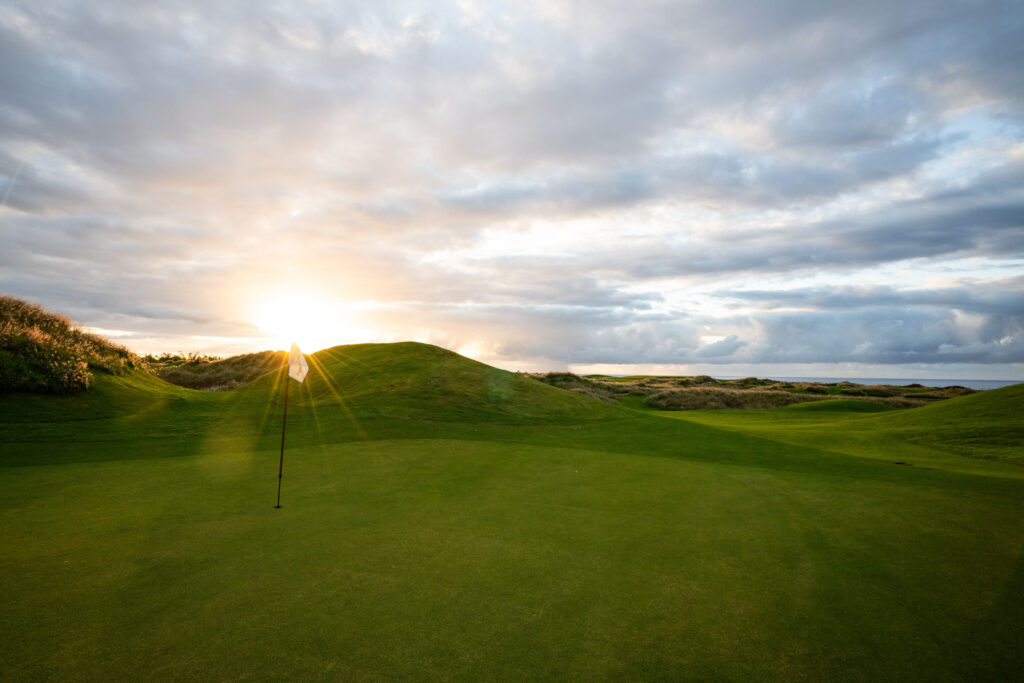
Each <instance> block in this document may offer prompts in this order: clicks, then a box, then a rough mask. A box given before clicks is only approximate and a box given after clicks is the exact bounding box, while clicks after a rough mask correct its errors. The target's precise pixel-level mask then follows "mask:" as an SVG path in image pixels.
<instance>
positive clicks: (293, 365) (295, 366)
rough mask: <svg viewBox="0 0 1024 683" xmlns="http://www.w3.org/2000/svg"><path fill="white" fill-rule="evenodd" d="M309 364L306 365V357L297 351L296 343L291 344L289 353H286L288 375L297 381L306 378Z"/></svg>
mask: <svg viewBox="0 0 1024 683" xmlns="http://www.w3.org/2000/svg"><path fill="white" fill-rule="evenodd" d="M308 372H309V366H308V365H306V357H305V356H303V355H302V351H299V345H298V344H292V350H291V353H289V354H288V376H289V377H291V378H292V379H294V380H298V381H299V382H301V381H303V380H305V379H306V373H308Z"/></svg>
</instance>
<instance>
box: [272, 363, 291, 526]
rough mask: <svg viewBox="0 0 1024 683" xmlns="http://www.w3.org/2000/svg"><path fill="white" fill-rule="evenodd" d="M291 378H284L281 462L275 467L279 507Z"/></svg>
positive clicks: (278, 504)
mask: <svg viewBox="0 0 1024 683" xmlns="http://www.w3.org/2000/svg"><path fill="white" fill-rule="evenodd" d="M291 379H292V378H291V377H289V376H288V375H287V374H286V375H285V376H284V419H283V420H281V462H280V463H279V464H278V466H277V505H275V506H274V507H275V508H279V507H281V475H282V474H284V429H285V427H287V426H288V385H289V384H291Z"/></svg>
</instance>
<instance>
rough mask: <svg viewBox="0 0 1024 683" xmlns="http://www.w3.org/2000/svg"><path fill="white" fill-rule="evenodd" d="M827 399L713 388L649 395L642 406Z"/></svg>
mask: <svg viewBox="0 0 1024 683" xmlns="http://www.w3.org/2000/svg"><path fill="white" fill-rule="evenodd" d="M821 400H827V399H825V397H823V396H811V395H807V394H791V393H789V392H787V391H768V390H760V389H746V390H736V389H719V388H716V387H692V388H687V389H670V390H669V391H660V392H658V393H656V394H651V395H650V396H648V397H647V398H646V399H644V405H647V406H650V407H652V408H659V409H661V410H718V409H722V408H743V409H755V410H756V409H761V410H764V409H768V408H779V407H781V406H788V405H791V404H793V403H807V402H809V401H821Z"/></svg>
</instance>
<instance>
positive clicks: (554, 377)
mask: <svg viewBox="0 0 1024 683" xmlns="http://www.w3.org/2000/svg"><path fill="white" fill-rule="evenodd" d="M533 377H534V379H537V380H540V381H541V382H544V383H545V384H550V385H551V386H553V387H558V388H559V389H565V390H566V391H574V392H576V393H578V394H583V395H585V396H590V397H591V398H596V399H597V400H599V401H605V402H607V403H618V400H617V399H616V398H615V397H616V395H617V394H618V393H634V392H633V391H632V390H628V389H627V390H626V391H625V392H624V391H623V390H622V388H620V387H616V386H614V385H609V384H606V383H604V382H595V381H594V380H591V379H587V378H586V377H580V376H579V375H574V374H573V373H571V372H548V373H545V374H542V375H533ZM641 393H645V392H641Z"/></svg>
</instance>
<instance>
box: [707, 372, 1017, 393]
mask: <svg viewBox="0 0 1024 683" xmlns="http://www.w3.org/2000/svg"><path fill="white" fill-rule="evenodd" d="M714 377H715V379H742V377H741V376H738V375H714ZM761 379H773V380H777V381H780V382H820V383H822V384H832V383H835V382H852V383H854V384H863V385H870V384H889V385H892V386H904V387H905V386H909V385H911V384H921V385H923V386H926V387H950V386H960V387H967V388H968V389H974V390H976V391H984V390H986V389H1000V388H1002V387H1008V386H1011V385H1014V384H1021V383H1024V380H1019V379H1018V380H1013V379H1009V380H1003V379H921V378H907V377H783V376H774V375H768V376H766V377H763V378H761Z"/></svg>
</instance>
